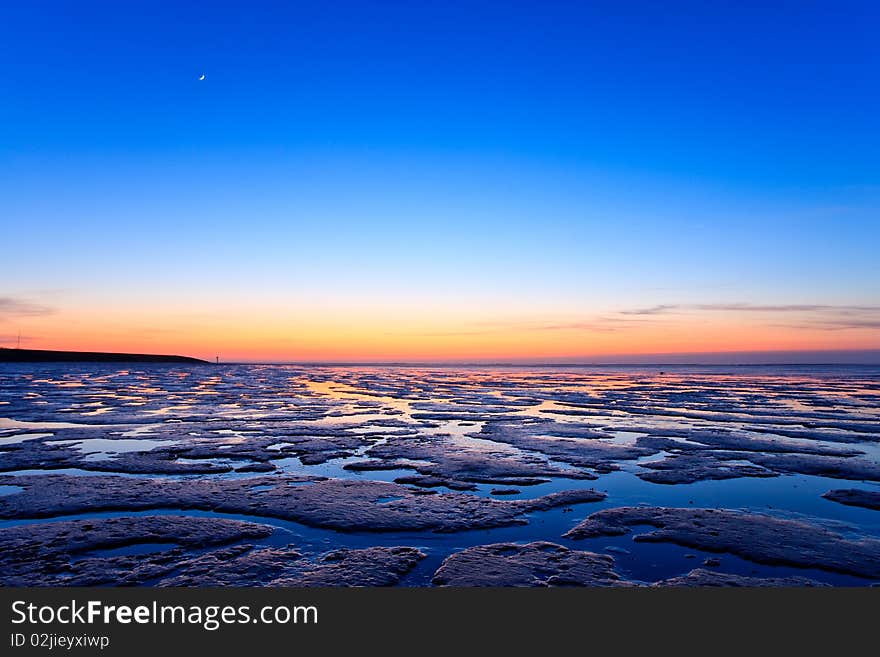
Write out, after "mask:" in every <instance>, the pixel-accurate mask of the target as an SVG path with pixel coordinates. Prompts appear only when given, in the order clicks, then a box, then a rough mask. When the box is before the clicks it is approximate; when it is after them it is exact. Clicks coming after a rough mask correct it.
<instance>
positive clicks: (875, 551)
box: [566, 507, 880, 579]
mask: <svg viewBox="0 0 880 657" xmlns="http://www.w3.org/2000/svg"><path fill="white" fill-rule="evenodd" d="M645 525H647V526H649V527H653V528H654V529H653V530H652V531H648V532H647V533H643V534H637V535H636V536H635V537H634V539H633V540H635V541H637V542H646V543H659V542H668V543H675V544H677V545H682V546H685V547H690V548H696V549H700V550H706V551H707V552H724V553H728V554H733V555H736V556H738V557H741V558H743V559H747V560H749V561H754V562H755V563H760V564H767V565H783V566H796V567H800V568H816V569H819V570H826V571H830V572H837V573H845V574H849V575H855V576H857V577H865V578H869V579H878V578H880V540H878V539H875V538H862V539H850V538H845V537H844V536H842V535H840V534H837V533H835V532H832V531H830V530H828V529H825V528H824V527H821V526H819V525H815V524H811V523H807V522H802V521H800V520H788V519H783V518H776V517H773V516H768V515H763V514H757V513H745V512H742V511H728V510H721V509H678V508H664V507H621V508H617V509H605V510H602V511H598V512H596V513H594V514H592V515H590V516H589V517H587V519H586V520H584V521H583V522H581V523H580V524H578V525H577V526H576V527H574V529H572V530H571V531H569V532H568V533H567V534H566V537H567V538H573V539H583V538H594V537H597V536H620V535H623V534H627V533H629V532H630V528H632V527H638V526H645Z"/></svg>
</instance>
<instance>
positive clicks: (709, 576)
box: [654, 568, 828, 587]
mask: <svg viewBox="0 0 880 657" xmlns="http://www.w3.org/2000/svg"><path fill="white" fill-rule="evenodd" d="M654 586H658V587H664V586H688V587H690V586H725V587H734V586H736V587H740V586H745V587H778V586H785V587H790V586H828V585H827V584H823V583H822V582H817V581H816V580H812V579H809V578H807V577H748V576H745V575H734V574H731V573H719V572H718V571H716V570H706V569H705V568H697V569H695V570H692V571H690V572H689V573H687V574H686V575H682V576H681V577H671V578H669V579H664V580H662V581H660V582H657V583H656V584H654Z"/></svg>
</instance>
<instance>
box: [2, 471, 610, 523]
mask: <svg viewBox="0 0 880 657" xmlns="http://www.w3.org/2000/svg"><path fill="white" fill-rule="evenodd" d="M0 485H11V486H18V487H20V488H22V489H23V490H22V491H21V492H18V493H13V494H12V495H5V496H3V497H0V518H45V517H52V516H56V515H62V514H73V513H84V512H95V511H133V510H150V509H163V508H165V509H200V510H205V511H220V512H224V513H235V514H243V515H249V516H257V517H259V516H263V517H270V518H281V519H284V520H292V521H294V522H299V523H303V524H305V525H309V526H313V527H324V528H328V529H335V530H338V531H370V532H387V531H425V530H429V531H436V532H453V531H461V530H466V529H479V528H486V527H500V526H504V525H510V524H525V523H527V520H526V519H525V518H523V516H524V515H526V514H528V513H530V512H532V511H542V510H547V509H551V508H554V507H559V506H568V505H571V504H579V503H583V502H598V501H600V500H602V499H604V498H605V494H604V493H600V492H597V491H594V490H573V491H564V492H560V493H551V494H549V495H544V496H542V497H538V498H535V499H532V500H509V501H508V500H495V499H489V498H485V497H478V496H475V495H468V494H466V493H436V492H434V491H429V490H428V491H426V490H423V489H413V488H409V487H406V486H401V485H400V484H393V483H387V482H382V481H358V480H348V479H309V478H303V477H294V476H267V477H250V478H246V479H197V480H196V479H193V480H187V481H180V480H167V479H132V478H125V477H114V476H98V477H89V476H69V475H28V476H18V477H8V476H7V477H0Z"/></svg>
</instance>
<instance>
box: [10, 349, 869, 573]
mask: <svg viewBox="0 0 880 657" xmlns="http://www.w3.org/2000/svg"><path fill="white" fill-rule="evenodd" d="M878 564H880V368H876V367H858V366H835V367H832V366H740V367H734V366H713V367H710V366H663V367H648V366H632V367H610V366H609V367H599V366H593V367H586V366H585V367H493V366H481V367H476V366H474V367H451V366H447V367H441V366H407V367H404V366H400V367H392V366H356V367H342V366H295V365H222V364H221V365H189V364H124V363H91V364H72V363H56V364H52V363H36V364H33V363H30V364H0V585H3V586H87V585H104V586H106V585H137V586H202V585H205V586H209V585H252V586H253V585H256V586H261V585H265V586H616V587H621V586H623V587H641V586H872V585H877V584H878V583H880V567H878Z"/></svg>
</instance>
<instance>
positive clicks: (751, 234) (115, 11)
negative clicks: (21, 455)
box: [0, 0, 880, 360]
mask: <svg viewBox="0 0 880 657" xmlns="http://www.w3.org/2000/svg"><path fill="white" fill-rule="evenodd" d="M767 4H773V5H774V6H773V7H768V6H767ZM212 5H213V6H207V5H206V4H205V3H192V4H191V5H189V6H188V5H187V3H185V2H173V3H170V2H169V3H156V2H149V3H146V2H143V3H140V2H107V3H95V2H85V1H79V2H51V3H47V2H39V1H34V2H27V3H7V5H6V6H4V7H3V9H2V16H0V99H2V100H0V221H2V233H0V240H2V247H0V248H2V258H0V344H5V345H7V346H14V344H15V343H16V341H17V335H18V332H19V331H21V334H22V346H28V347H34V348H58V349H95V350H123V351H150V352H175V353H186V354H191V355H195V356H203V357H213V355H214V354H216V353H219V354H220V355H221V358H224V359H227V360H232V359H256V360H408V359H409V360H444V359H464V360H479V359H493V360H497V359H530V360H542V359H547V360H553V359H571V360H597V359H603V358H604V359H609V358H610V359H614V357H617V356H620V357H627V358H632V357H634V355H636V356H637V355H640V354H657V353H664V354H668V353H677V352H686V353H689V354H690V353H695V352H696V353H699V352H728V351H747V352H755V351H765V350H770V351H780V350H799V351H809V350H823V351H827V350H861V351H864V350H874V349H880V264H878V263H880V258H878V251H880V156H878V154H880V120H878V117H880V80H878V71H880V40H878V38H877V34H878V33H880V5H878V4H877V3H872V2H865V3H848V2H825V3H815V2H800V1H799V2H779V3H741V2H740V3H714V2H713V3H706V2H694V3H674V2H673V3H657V2H645V3H640V2H630V3H623V2H607V3H604V2H602V3H589V2H552V1H551V2H534V1H532V2H511V1H509V0H508V1H505V2H497V3H495V2H443V3H437V2H430V3H429V2H424V3H420V2H350V3H349V2H314V3H312V2H309V3H305V2H290V3H277V4H275V3H265V2H259V1H249V2H246V3H212ZM236 5H238V6H236ZM202 74H204V75H205V76H206V79H205V80H204V81H199V79H198V78H199V76H200V75H202ZM869 356H870V354H867V355H866V357H869ZM646 357H647V356H646ZM873 357H874V358H876V357H877V354H876V353H875V354H874V355H873Z"/></svg>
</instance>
